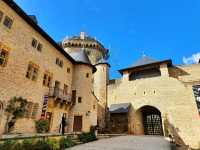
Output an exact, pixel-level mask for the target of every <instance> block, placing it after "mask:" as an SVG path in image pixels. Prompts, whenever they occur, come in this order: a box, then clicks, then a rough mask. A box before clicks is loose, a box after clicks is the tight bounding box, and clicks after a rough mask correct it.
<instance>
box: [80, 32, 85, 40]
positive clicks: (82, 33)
mask: <svg viewBox="0 0 200 150" xmlns="http://www.w3.org/2000/svg"><path fill="white" fill-rule="evenodd" d="M85 35H86V34H85V32H81V33H80V38H81V39H82V40H84V39H85Z"/></svg>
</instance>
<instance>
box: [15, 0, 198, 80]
mask: <svg viewBox="0 0 200 150" xmlns="http://www.w3.org/2000/svg"><path fill="white" fill-rule="evenodd" d="M15 1H16V2H17V3H18V4H19V5H20V7H22V8H23V9H24V10H25V12H27V13H28V14H34V15H36V16H37V18H38V21H39V25H40V26H41V27H42V28H43V29H44V30H45V31H46V32H48V33H49V34H50V35H51V36H52V37H53V38H54V39H55V40H56V41H61V40H62V39H63V38H64V37H66V36H72V35H78V34H79V32H80V31H84V32H87V34H89V35H91V36H94V37H96V38H97V39H98V40H100V41H101V42H102V43H103V44H104V45H105V47H107V48H109V49H110V54H111V57H110V59H109V62H110V64H111V66H112V67H111V78H116V77H119V76H120V75H119V73H118V72H117V70H119V69H121V68H124V67H127V66H129V65H131V64H132V63H133V62H134V61H136V60H137V59H138V58H139V57H141V56H142V54H143V53H145V54H146V55H147V56H150V57H153V58H155V59H158V60H162V59H169V58H171V59H172V60H173V63H174V64H178V65H179V64H183V63H185V64H190V63H196V62H197V61H198V59H199V57H200V0H167V1H163V0H57V1H50V0H42V1H41V0H15Z"/></svg>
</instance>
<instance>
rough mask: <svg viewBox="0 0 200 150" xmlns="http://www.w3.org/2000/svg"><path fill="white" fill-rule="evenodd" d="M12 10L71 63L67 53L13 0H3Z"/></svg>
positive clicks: (72, 60)
mask: <svg viewBox="0 0 200 150" xmlns="http://www.w3.org/2000/svg"><path fill="white" fill-rule="evenodd" d="M3 1H4V2H5V3H6V4H7V5H8V6H9V7H10V8H11V9H12V10H14V11H15V12H16V13H17V14H18V15H19V16H20V17H21V18H23V19H24V21H26V23H27V24H29V25H30V26H31V27H32V28H33V29H34V30H36V31H37V32H38V33H39V34H40V35H41V36H42V37H44V38H45V39H46V40H47V41H48V42H49V43H51V45H52V46H54V47H55V48H56V49H57V50H58V51H59V52H60V53H62V54H63V55H64V56H65V57H66V58H67V59H69V60H70V61H71V62H72V63H75V60H74V59H73V58H71V56H70V55H68V54H67V53H66V52H65V51H64V50H63V48H61V47H60V46H59V45H58V44H57V43H56V42H55V41H54V40H53V39H52V38H51V37H50V36H49V35H48V34H47V33H46V32H45V31H44V30H43V29H42V28H41V27H40V26H39V25H38V24H36V23H35V22H34V21H33V20H32V19H31V18H30V16H28V15H27V14H26V13H25V12H24V11H23V10H22V9H21V8H20V7H19V6H18V5H17V4H16V3H15V2H14V1H13V0H3Z"/></svg>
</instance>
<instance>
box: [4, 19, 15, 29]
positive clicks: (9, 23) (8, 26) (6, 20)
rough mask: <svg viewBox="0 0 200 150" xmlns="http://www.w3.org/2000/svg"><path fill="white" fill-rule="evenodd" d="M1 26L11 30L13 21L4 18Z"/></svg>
mask: <svg viewBox="0 0 200 150" xmlns="http://www.w3.org/2000/svg"><path fill="white" fill-rule="evenodd" d="M3 24H4V25H5V26H6V27H7V28H9V29H11V27H12V24H13V20H12V19H11V18H10V17H8V16H6V17H5V19H4V22H3Z"/></svg>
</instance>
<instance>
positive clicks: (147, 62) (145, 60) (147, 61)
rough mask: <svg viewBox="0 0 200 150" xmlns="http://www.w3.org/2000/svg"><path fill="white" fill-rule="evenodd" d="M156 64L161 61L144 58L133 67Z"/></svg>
mask: <svg viewBox="0 0 200 150" xmlns="http://www.w3.org/2000/svg"><path fill="white" fill-rule="evenodd" d="M156 62H159V61H158V60H155V59H153V58H151V57H148V56H142V57H141V58H140V59H138V60H137V61H136V62H135V63H133V65H132V67H137V66H143V65H147V64H152V63H156Z"/></svg>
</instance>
